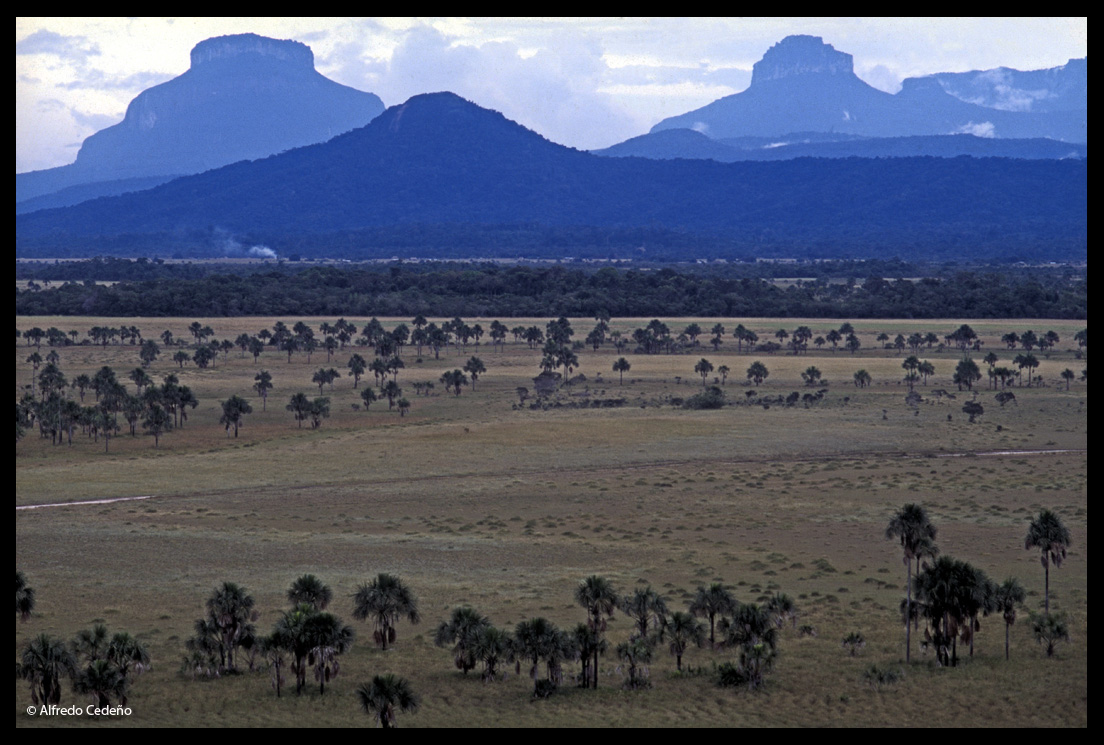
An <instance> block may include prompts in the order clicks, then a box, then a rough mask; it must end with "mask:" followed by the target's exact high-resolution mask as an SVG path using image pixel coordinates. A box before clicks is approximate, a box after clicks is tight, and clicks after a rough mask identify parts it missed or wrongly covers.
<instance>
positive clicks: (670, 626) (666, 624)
mask: <svg viewBox="0 0 1104 745" xmlns="http://www.w3.org/2000/svg"><path fill="white" fill-rule="evenodd" d="M659 638H660V640H661V641H666V640H670V642H671V646H670V649H671V654H673V655H674V656H675V667H676V669H678V671H679V672H682V655H683V654H685V653H686V650H687V649H688V648H689V647H690V645H691V644H696V645H698V646H699V647H700V646H702V644H704V643H705V626H704V625H703V624H702V623H701V622H700V621H698V620H697V619H696V618H694V615H693V614H692V613H683V612H682V611H675V612H674V613H672V614H671V617H670V618H666V619H664V621H663V628H662V629H660V632H659Z"/></svg>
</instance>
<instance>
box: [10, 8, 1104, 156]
mask: <svg viewBox="0 0 1104 745" xmlns="http://www.w3.org/2000/svg"><path fill="white" fill-rule="evenodd" d="M247 32H252V33H257V34H261V35H263V36H270V37H273V38H277V39H294V40H296V41H301V42H303V43H305V44H307V45H309V46H310V47H311V49H312V50H313V51H314V57H315V67H316V69H317V70H318V71H319V72H321V73H322V74H323V75H326V76H327V77H329V78H331V79H333V80H336V81H337V82H339V83H343V84H344V85H348V86H351V87H353V88H357V89H360V90H364V91H371V92H372V93H375V94H376V95H378V96H379V97H380V98H381V99H383V102H384V104H385V105H387V106H392V105H395V104H399V103H402V102H403V101H405V100H406V99H407V98H409V97H410V96H413V95H416V94H418V93H426V92H433V91H441V90H449V91H453V92H454V93H457V94H459V95H461V96H463V97H464V98H467V99H469V100H471V101H474V102H475V103H477V104H479V105H480V106H484V107H486V108H490V109H495V110H497V111H501V112H502V113H503V114H505V115H506V116H507V117H508V118H510V119H513V120H515V121H517V122H520V123H521V124H524V125H525V126H527V127H529V128H530V129H533V130H535V131H537V132H539V133H540V134H542V135H544V136H545V137H547V138H549V139H550V140H553V141H555V142H559V143H561V144H564V145H570V146H572V147H577V148H580V149H593V148H600V147H608V146H609V145H613V144H615V143H617V142H621V141H623V140H626V139H628V138H629V137H635V136H636V135H640V134H644V133H645V132H647V131H648V129H649V128H650V127H651V126H652V125H653V124H655V123H656V122H658V121H660V120H661V119H663V118H665V117H668V116H674V115H676V114H682V113H684V112H686V111H690V110H692V109H695V108H698V107H700V106H704V105H705V104H707V103H710V102H711V101H715V100H716V99H718V98H721V97H722V96H727V95H730V94H732V93H738V92H739V91H742V90H744V89H745V88H746V87H747V86H748V84H749V82H750V81H751V67H752V65H753V64H755V62H757V61H758V60H759V59H760V58H761V57H762V56H763V53H764V52H766V50H767V49H768V48H769V47H770V46H771V45H773V44H775V43H777V42H779V41H781V40H782V39H783V38H784V37H785V36H788V35H790V34H811V35H814V36H820V37H822V38H823V39H824V41H825V42H827V43H828V44H831V45H832V46H834V47H835V48H836V49H838V50H839V51H841V52H847V53H849V54H851V55H853V56H854V58H855V72H856V73H857V74H858V76H859V77H860V78H862V79H863V80H865V81H866V82H867V83H869V84H870V85H872V86H874V87H876V88H879V89H881V90H884V91H888V92H891V93H895V92H897V90H899V88H900V84H901V81H902V80H903V79H904V78H907V77H914V76H918V75H925V74H929V73H935V72H962V71H966V70H983V69H989V68H994V67H1001V66H1004V67H1012V68H1016V69H1020V70H1034V69H1041V68H1047V67H1056V66H1058V65H1062V64H1065V63H1066V61H1068V60H1069V59H1071V58H1075V57H1085V56H1086V55H1087V54H1088V51H1087V50H1088V21H1087V19H1085V18H1073V19H1070V18H1042V19H1040V18H1035V19H1032V18H1008V19H1001V18H977V19H962V18H954V19H939V18H935V19H933V18H926V19H885V18H878V19H862V18H721V19H716V18H713V19H705V18H692V19H670V18H662V19H648V18H585V19H573V20H572V19H566V20H565V19H542V18H495V19H484V18H417V19H415V18H402V19H395V18H383V19H379V18H377V19H364V18H360V19H348V18H338V19H334V18H287V19H283V18H270V19H256V18H217V19H215V18H212V19H206V18H184V19H170V18H119V19H114V18H42V19H40V18H16V21H15V169H16V173H21V172H24V171H29V170H37V169H41V168H51V167H53V166H59V165H65V164H67V163H71V162H73V160H74V159H75V158H76V155H77V150H78V149H79V148H80V144H81V142H82V141H83V140H84V138H85V137H87V136H89V135H91V134H92V133H93V132H96V131H98V130H100V129H103V128H104V127H108V126H111V125H112V124H115V123H117V122H119V121H121V120H122V118H123V115H124V113H125V112H126V106H127V104H128V103H129V102H130V101H131V99H133V98H134V97H135V96H136V95H138V94H139V93H140V92H142V91H143V90H145V89H146V88H149V87H151V86H153V85H157V84H158V83H163V82H165V81H167V80H170V79H172V78H174V77H176V76H177V75H180V74H182V73H183V72H185V71H186V70H187V69H188V66H189V53H190V52H191V49H192V47H193V46H195V45H196V44H197V43H199V42H200V41H203V40H204V39H207V38H210V37H212V36H221V35H224V34H239V33H247Z"/></svg>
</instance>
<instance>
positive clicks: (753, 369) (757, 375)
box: [747, 360, 770, 386]
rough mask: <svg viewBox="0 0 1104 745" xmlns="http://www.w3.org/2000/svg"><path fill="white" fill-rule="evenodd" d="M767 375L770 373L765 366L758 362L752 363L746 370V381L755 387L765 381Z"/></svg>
mask: <svg viewBox="0 0 1104 745" xmlns="http://www.w3.org/2000/svg"><path fill="white" fill-rule="evenodd" d="M768 375H770V372H769V371H768V370H767V366H766V365H764V364H763V363H762V362H759V361H758V360H757V361H755V362H752V363H751V366H750V367H748V369H747V378H748V380H751V381H753V382H754V383H755V385H756V386H758V385H759V384H760V383H762V382H763V381H764V380H766V379H767V376H768Z"/></svg>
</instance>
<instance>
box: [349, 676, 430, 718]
mask: <svg viewBox="0 0 1104 745" xmlns="http://www.w3.org/2000/svg"><path fill="white" fill-rule="evenodd" d="M357 698H359V699H360V706H361V708H362V709H364V711H365V712H366V713H368V714H371V715H372V716H373V717H375V718H376V721H377V722H379V725H380V727H382V728H384V729H391V728H392V727H394V726H395V715H396V713H397V712H398V711H405V712H410V713H413V712H415V711H417V710H418V697H417V696H415V695H414V691H413V690H412V689H411V688H410V683H409V682H408V681H407V680H406V678H400V677H399V676H397V675H394V674H392V673H387V674H385V675H377V676H375V677H374V678H372V682H371V683H362V684H361V686H360V687H359V688H358V689H357Z"/></svg>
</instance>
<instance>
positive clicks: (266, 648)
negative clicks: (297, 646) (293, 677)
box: [257, 624, 291, 698]
mask: <svg viewBox="0 0 1104 745" xmlns="http://www.w3.org/2000/svg"><path fill="white" fill-rule="evenodd" d="M257 649H258V651H260V653H261V657H263V658H264V660H265V662H267V663H268V668H269V670H271V671H272V687H273V688H275V689H276V698H280V690H281V688H283V685H284V673H283V668H284V665H285V664H286V660H285V658H284V655H285V654H286V653H287V652H289V651H291V640H290V639H289V638H288V636H287V634H286V633H284V631H283V630H282V629H281V628H280V626H279V624H277V627H276V628H275V629H273V631H272V633H271V634H269V635H268V636H262V637H261V638H260V639H258V640H257Z"/></svg>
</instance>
